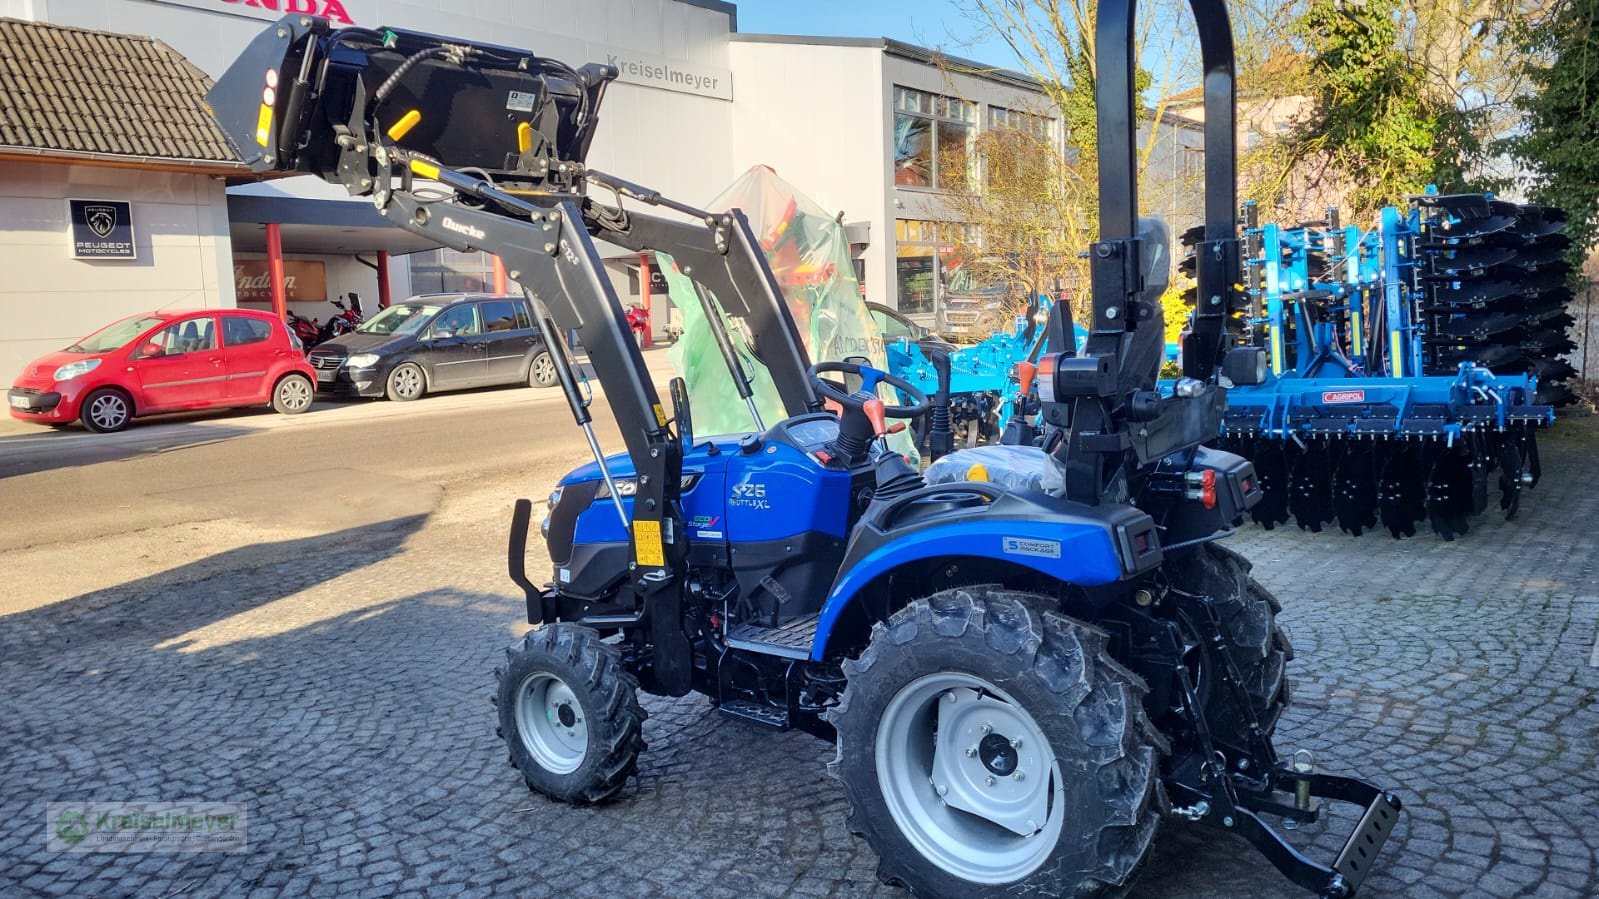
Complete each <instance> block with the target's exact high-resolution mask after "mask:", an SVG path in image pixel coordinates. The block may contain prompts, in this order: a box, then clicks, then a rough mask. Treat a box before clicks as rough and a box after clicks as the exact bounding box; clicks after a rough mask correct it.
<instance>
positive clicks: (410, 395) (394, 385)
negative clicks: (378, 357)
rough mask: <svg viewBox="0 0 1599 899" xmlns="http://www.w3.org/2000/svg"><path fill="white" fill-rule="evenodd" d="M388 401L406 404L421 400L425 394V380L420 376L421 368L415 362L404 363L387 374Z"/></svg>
mask: <svg viewBox="0 0 1599 899" xmlns="http://www.w3.org/2000/svg"><path fill="white" fill-rule="evenodd" d="M386 392H387V393H388V395H389V399H391V400H394V401H395V402H398V403H408V402H410V401H411V400H415V399H421V398H422V394H424V393H427V379H426V378H425V377H423V375H422V366H420V365H417V364H416V363H415V362H406V363H403V364H401V365H399V366H397V367H396V368H395V369H394V371H391V372H389V384H388V390H387V391H386Z"/></svg>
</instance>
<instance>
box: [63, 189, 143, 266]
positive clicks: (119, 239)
mask: <svg viewBox="0 0 1599 899" xmlns="http://www.w3.org/2000/svg"><path fill="white" fill-rule="evenodd" d="M67 223H68V225H69V226H70V227H71V230H72V256H73V258H75V259H137V258H138V253H137V252H136V251H135V250H134V248H133V206H132V204H130V203H127V202H124V201H122V200H68V201H67Z"/></svg>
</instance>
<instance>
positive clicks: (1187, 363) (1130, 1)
mask: <svg viewBox="0 0 1599 899" xmlns="http://www.w3.org/2000/svg"><path fill="white" fill-rule="evenodd" d="M1189 5H1190V7H1191V8H1192V10H1193V13H1194V22H1195V25H1196V27H1197V29H1198V32H1199V48H1200V59H1201V64H1202V65H1203V68H1204V94H1205V129H1204V137H1205V141H1204V147H1205V237H1204V241H1203V242H1202V243H1201V244H1200V245H1199V247H1198V265H1197V268H1198V271H1197V277H1198V280H1199V289H1198V292H1197V295H1198V297H1199V300H1198V302H1197V303H1196V307H1195V311H1196V313H1197V314H1196V316H1195V322H1194V330H1193V333H1192V335H1191V337H1190V339H1189V342H1188V345H1187V346H1185V347H1184V353H1183V373H1184V374H1185V375H1186V376H1188V377H1191V378H1196V379H1199V380H1207V381H1208V380H1211V379H1212V378H1213V377H1214V373H1215V369H1216V365H1217V363H1218V362H1219V361H1220V356H1221V349H1222V341H1223V333H1222V331H1223V328H1222V326H1223V324H1224V322H1225V320H1226V315H1227V312H1228V311H1229V310H1230V309H1231V307H1232V303H1233V301H1234V297H1235V295H1236V292H1237V291H1236V288H1235V287H1234V285H1235V284H1237V282H1238V278H1239V272H1240V266H1239V259H1240V257H1239V252H1238V241H1237V238H1238V233H1237V232H1238V229H1237V220H1238V211H1237V205H1238V185H1237V163H1236V153H1237V135H1236V133H1235V128H1236V121H1237V114H1236V102H1237V101H1236V95H1235V79H1234V71H1233V67H1234V56H1233V33H1232V24H1231V20H1230V19H1229V17H1228V15H1227V7H1226V5H1225V3H1223V0H1190V3H1189ZM1136 6H1137V0H1103V2H1101V3H1100V4H1099V17H1098V25H1097V32H1096V41H1097V43H1096V48H1097V53H1098V60H1097V67H1096V69H1095V92H1096V99H1097V102H1098V124H1099V235H1100V242H1101V243H1100V246H1101V247H1104V246H1105V245H1107V244H1109V245H1110V246H1111V247H1112V248H1113V250H1112V253H1113V254H1114V250H1115V249H1120V248H1122V247H1117V246H1116V244H1117V242H1118V241H1121V240H1125V239H1127V238H1132V237H1135V236H1136V235H1137V234H1138V227H1137V226H1138V164H1137V151H1136V147H1135V146H1134V144H1135V142H1136V140H1137V133H1138V128H1137V123H1138V113H1139V109H1140V107H1141V104H1140V103H1139V101H1138V93H1137V88H1136V85H1137V81H1136V79H1135V74H1136V72H1135V65H1136V61H1137V55H1136V51H1135V48H1134V42H1133V35H1134V32H1135V30H1136V28H1135V25H1136ZM1157 125H1158V123H1157ZM1123 247H1124V248H1125V249H1126V251H1127V252H1126V253H1124V254H1116V255H1115V256H1114V257H1113V258H1112V259H1111V261H1114V262H1119V263H1120V264H1118V265H1115V266H1111V265H1105V264H1095V265H1094V266H1093V268H1092V274H1093V277H1094V292H1093V297H1094V321H1093V327H1092V332H1120V331H1125V330H1128V329H1129V328H1134V327H1137V324H1138V322H1139V321H1140V320H1141V319H1140V316H1139V315H1138V314H1136V313H1135V314H1128V313H1129V312H1132V311H1133V310H1129V309H1127V308H1125V307H1126V305H1127V302H1128V299H1129V298H1130V297H1132V296H1133V295H1134V293H1135V292H1136V291H1137V289H1138V273H1139V271H1140V266H1139V259H1138V255H1139V252H1138V247H1137V246H1136V245H1123ZM1102 252H1104V251H1103V250H1102V249H1100V248H1096V253H1095V256H1096V258H1105V257H1102V256H1101V255H1100V254H1101V253H1102ZM1160 264H1165V261H1164V260H1161V262H1160ZM1118 275H1119V277H1118ZM1112 310H1114V312H1113V311H1112ZM1146 314H1147V313H1146ZM1154 314H1157V315H1158V314H1159V310H1154ZM1092 332H1091V333H1092ZM1090 339H1091V340H1092V337H1091V338H1090ZM1099 344H1100V345H1101V346H1100V347H1099V348H1100V349H1102V350H1114V349H1115V348H1114V347H1111V346H1104V344H1105V341H1103V340H1102V341H1099ZM1091 352H1092V351H1091ZM1127 358H1129V359H1131V360H1133V361H1137V359H1139V358H1141V357H1127ZM1143 374H1144V373H1142V372H1139V373H1137V375H1138V376H1142V375H1143Z"/></svg>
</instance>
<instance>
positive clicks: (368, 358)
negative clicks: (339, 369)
mask: <svg viewBox="0 0 1599 899" xmlns="http://www.w3.org/2000/svg"><path fill="white" fill-rule="evenodd" d="M379 358H380V357H379V356H378V354H377V353H356V354H355V355H354V356H351V357H349V358H347V359H345V360H344V362H345V364H346V365H348V366H350V367H351V368H371V367H372V366H374V365H377V364H378V359H379Z"/></svg>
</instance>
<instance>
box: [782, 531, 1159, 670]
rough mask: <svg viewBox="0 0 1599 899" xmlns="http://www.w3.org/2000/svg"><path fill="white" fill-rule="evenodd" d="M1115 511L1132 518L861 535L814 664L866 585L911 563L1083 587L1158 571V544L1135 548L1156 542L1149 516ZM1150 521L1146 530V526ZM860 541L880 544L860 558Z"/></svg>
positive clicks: (819, 632)
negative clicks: (1004, 569) (1019, 574)
mask: <svg viewBox="0 0 1599 899" xmlns="http://www.w3.org/2000/svg"><path fill="white" fill-rule="evenodd" d="M1110 508H1111V509H1112V510H1118V511H1120V512H1122V513H1128V512H1132V513H1134V514H1133V515H1131V516H1129V515H1127V514H1109V515H1106V514H1086V515H1071V514H1065V515H1062V514H1056V515H1049V516H1039V517H1036V518H1020V517H1011V516H1009V515H993V514H979V515H970V516H960V517H956V518H953V519H952V520H946V521H943V522H930V523H924V524H913V525H911V526H909V527H906V528H903V529H897V530H896V531H892V532H886V533H885V532H875V533H874V532H872V531H871V530H866V531H864V532H862V531H858V532H857V534H856V535H855V539H854V540H853V541H852V545H851V547H850V552H849V553H848V555H849V556H850V557H852V559H846V561H845V566H844V568H843V570H842V571H841V572H840V573H839V577H838V578H837V580H835V581H834V582H833V588H832V590H831V592H829V594H828V596H827V599H826V601H825V602H824V603H823V605H822V611H821V614H820V617H819V619H818V621H817V624H816V636H815V638H814V640H813V642H812V644H811V659H812V660H814V661H821V660H822V659H823V658H824V657H825V656H826V653H827V645H828V640H829V639H830V638H831V636H832V630H833V627H834V625H835V624H837V623H838V620H839V616H840V615H842V614H843V613H844V611H845V610H846V609H848V608H849V607H850V606H851V605H852V604H853V603H854V602H856V600H857V598H858V597H859V595H860V594H861V592H862V591H863V590H864V589H865V588H866V587H867V586H868V585H869V584H871V583H873V582H874V581H876V580H877V579H878V578H879V577H881V576H882V575H885V574H888V573H890V572H892V571H894V570H895V569H898V568H902V567H905V566H908V565H914V564H917V563H922V562H926V561H928V560H934V559H938V560H942V559H948V558H951V557H967V558H971V557H976V558H983V559H992V560H995V561H1001V562H1005V563H1008V564H1010V565H1014V566H1017V567H1020V568H1024V569H1031V570H1033V571H1036V572H1038V573H1040V574H1043V575H1046V576H1048V577H1050V578H1052V579H1055V580H1057V581H1060V582H1062V583H1068V584H1074V585H1077V586H1081V587H1098V586H1102V585H1105V584H1110V583H1114V582H1116V581H1119V580H1122V579H1124V578H1126V577H1129V576H1131V575H1133V574H1136V573H1138V572H1141V571H1146V570H1148V569H1149V568H1151V567H1154V565H1158V564H1159V560H1160V555H1161V553H1160V550H1159V547H1158V546H1155V547H1153V550H1152V551H1145V552H1138V551H1137V549H1138V548H1140V547H1141V546H1142V544H1143V541H1142V540H1137V541H1136V543H1137V544H1138V546H1137V547H1135V545H1133V544H1134V542H1135V541H1134V539H1133V538H1134V537H1135V536H1136V535H1138V534H1141V533H1148V534H1149V536H1150V537H1153V523H1151V522H1149V519H1148V517H1147V516H1145V515H1143V514H1142V513H1138V512H1136V510H1132V509H1131V508H1130V507H1127V506H1120V507H1110ZM1094 511H1099V510H1094ZM1133 518H1136V519H1140V520H1138V521H1135V520H1132V519H1133ZM1145 523H1148V530H1147V531H1146V530H1145V528H1144V527H1143V526H1142V525H1143V524H1145ZM866 527H867V528H869V525H867V526H866ZM863 542H871V543H875V544H876V545H875V546H873V547H871V548H870V549H868V550H866V551H865V552H864V553H862V552H861V549H862V547H861V546H860V544H861V543H863Z"/></svg>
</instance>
